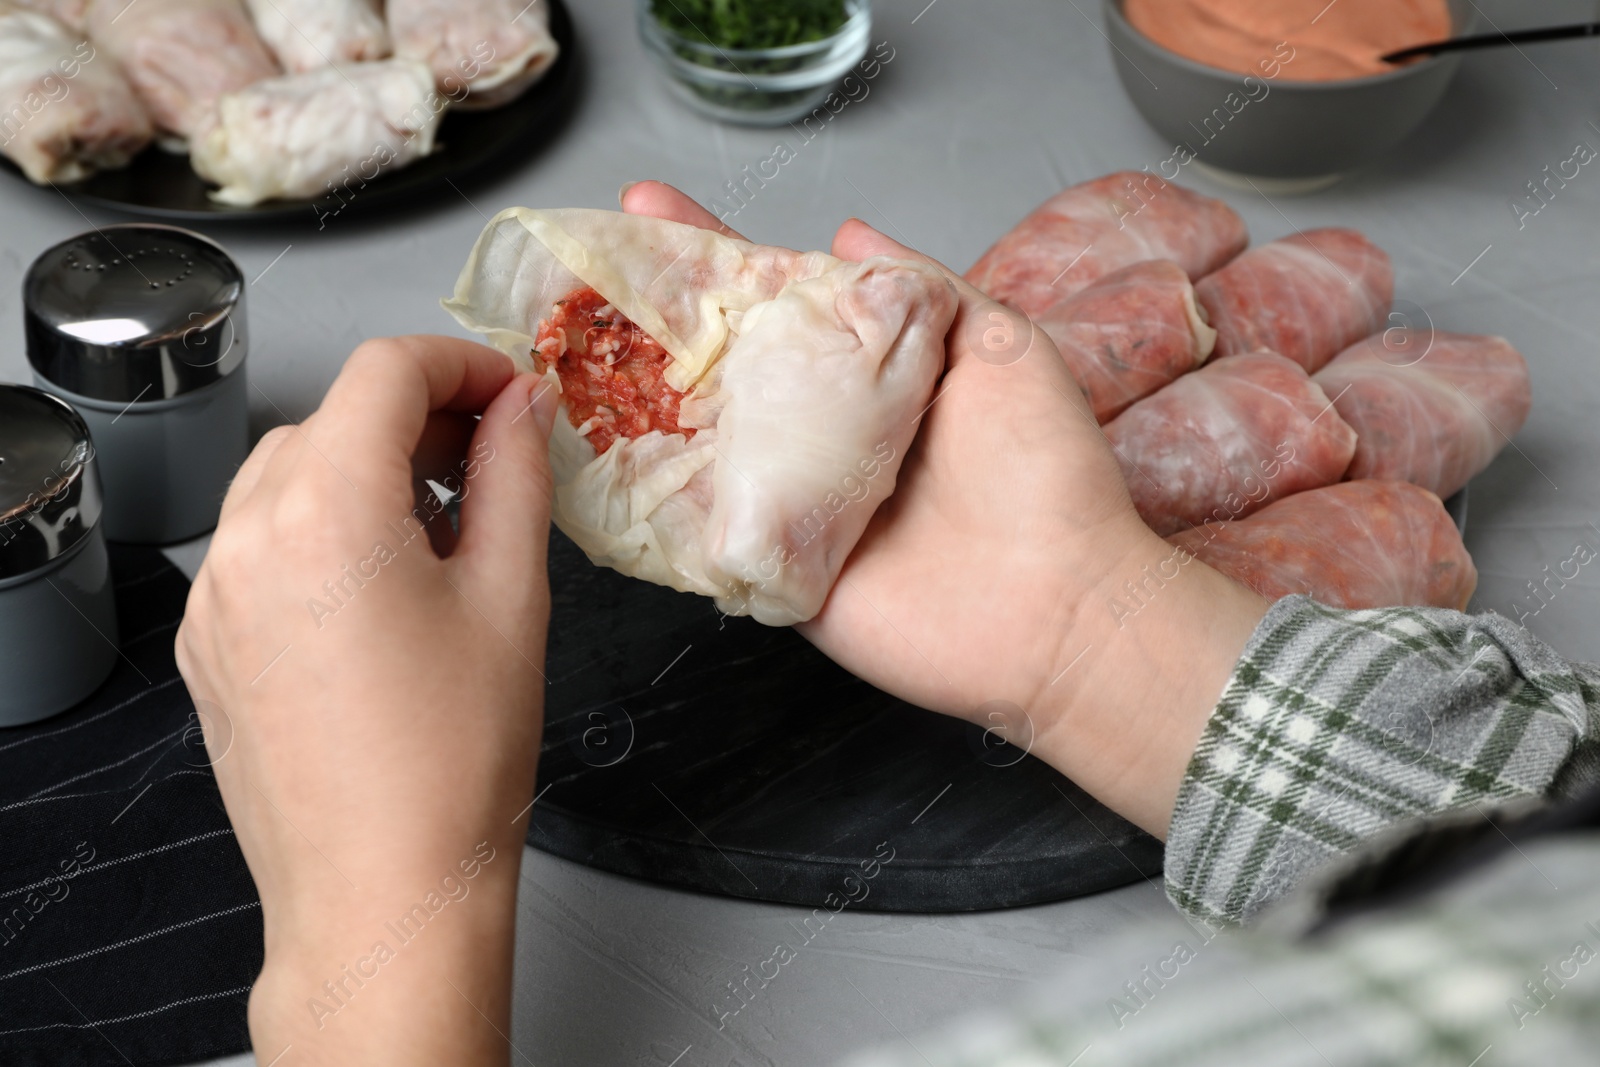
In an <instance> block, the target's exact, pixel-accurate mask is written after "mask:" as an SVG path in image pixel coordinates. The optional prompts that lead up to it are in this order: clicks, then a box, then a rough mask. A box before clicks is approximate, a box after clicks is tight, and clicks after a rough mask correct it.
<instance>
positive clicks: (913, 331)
mask: <svg viewBox="0 0 1600 1067" xmlns="http://www.w3.org/2000/svg"><path fill="white" fill-rule="evenodd" d="M445 306H446V308H447V309H448V310H449V311H450V312H452V313H453V314H454V315H455V316H456V317H457V319H459V320H460V321H461V323H462V324H463V325H465V326H466V327H467V328H469V329H471V330H475V331H477V332H480V333H484V334H487V335H488V339H489V341H490V343H492V344H494V345H495V346H496V347H497V348H499V349H500V350H501V351H503V352H506V353H507V354H508V355H510V356H511V357H512V359H513V360H514V361H515V362H516V363H517V365H518V366H519V367H520V368H522V369H525V370H526V369H534V370H537V371H539V372H540V373H542V374H543V375H544V377H545V380H546V381H547V382H548V383H549V386H550V387H552V388H557V389H559V390H560V391H561V399H562V403H561V414H560V415H559V416H558V417H557V419H556V423H555V427H554V429H553V430H552V432H551V437H550V456H551V464H552V467H553V469H554V473H555V507H554V517H555V522H556V525H557V526H559V527H560V528H561V530H562V532H564V533H565V534H566V535H567V536H568V537H570V538H572V540H573V541H574V542H576V543H577V545H578V546H579V547H580V548H582V549H583V550H584V552H586V553H587V554H588V556H589V558H590V559H591V560H593V561H594V562H595V563H597V564H599V565H602V566H607V567H612V568H614V569H616V570H618V571H621V572H622V573H623V574H628V575H632V576H635V577H638V578H644V579H646V580H648V581H652V582H656V583H658V584H661V585H666V586H671V587H672V588H674V589H679V590H685V591H688V592H694V593H700V594H702V595H705V596H710V597H715V598H716V601H717V606H718V607H719V608H720V609H721V610H723V611H724V612H727V613H728V614H735V615H745V614H749V615H753V616H754V617H755V618H756V619H757V620H758V621H760V622H763V623H767V624H769V625H787V624H789V623H794V622H800V621H803V620H805V619H809V618H811V617H812V616H813V615H815V614H816V613H817V611H819V610H820V609H821V607H822V604H823V601H824V600H825V599H826V598H827V595H828V591H829V589H830V588H831V587H832V585H833V582H834V580H835V579H836V578H837V577H838V574H839V570H840V568H841V567H842V566H843V565H844V561H845V558H846V557H847V556H848V555H849V554H850V550H851V549H852V548H853V547H854V546H855V543H856V541H857V540H858V539H859V538H860V536H861V533H862V531H863V530H864V529H865V528H866V525H867V522H868V520H869V519H871V518H872V514H873V512H874V511H876V510H877V507H878V505H879V504H880V503H882V502H883V501H884V500H885V499H886V498H887V497H888V496H889V494H890V493H891V492H892V491H893V490H894V485H895V478H896V476H897V473H898V471H899V469H900V463H901V460H902V459H903V457H904V456H905V453H906V450H907V448H909V447H910V444H911V440H912V438H913V436H915V434H916V430H917V426H918V423H919V421H920V419H921V415H922V412H923V410H924V408H925V407H926V405H927V404H928V401H929V397H930V396H931V394H932V390H933V385H934V382H935V381H936V380H937V379H938V377H939V374H940V372H941V371H942V369H943V367H944V336H945V333H946V332H947V331H948V329H949V327H950V323H951V320H952V319H953V318H954V316H955V310H956V297H955V293H954V289H953V287H952V286H951V285H950V284H949V283H948V282H947V281H946V280H945V278H944V276H943V275H942V274H940V273H939V272H938V271H937V270H936V269H934V268H932V267H929V266H927V265H925V264H918V263H910V262H902V261H898V260H893V259H886V258H881V257H880V258H874V259H869V260H866V261H865V262H862V263H848V262H844V261H841V260H838V259H834V258H833V257H832V256H828V255H824V254H822V253H820V252H811V253H805V254H801V253H798V252H791V251H788V250H787V249H781V248H771V247H766V246H762V245H753V244H749V243H747V242H744V241H738V240H733V239H730V238H727V237H723V236H721V235H720V234H716V233H712V232H710V231H707V230H700V229H696V228H693V227H689V226H683V225H680V224H677V223H672V222H664V221H662V220H659V219H653V218H643V217H639V216H633V215H622V214H617V213H615V212H606V211H584V210H562V211H530V210H528V209H525V208H513V209H511V210H508V211H504V212H501V213H500V215H498V216H497V217H496V218H495V219H494V220H493V221H492V222H491V223H490V224H489V226H488V228H487V229H486V230H485V231H484V232H483V235H482V236H481V237H480V238H479V240H478V243H477V246H476V247H475V248H474V249H473V252H472V256H471V258H470V259H469V260H468V262H467V265H466V267H465V269H464V270H463V271H462V273H461V277H460V280H459V281H458V282H457V284H456V291H455V295H454V297H452V298H451V299H449V300H447V301H446V302H445Z"/></svg>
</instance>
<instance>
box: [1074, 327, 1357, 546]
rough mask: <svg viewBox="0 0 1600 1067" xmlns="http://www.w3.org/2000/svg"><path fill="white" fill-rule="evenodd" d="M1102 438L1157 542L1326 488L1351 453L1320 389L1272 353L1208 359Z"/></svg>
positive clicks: (1346, 432)
mask: <svg viewBox="0 0 1600 1067" xmlns="http://www.w3.org/2000/svg"><path fill="white" fill-rule="evenodd" d="M1105 434H1106V439H1107V440H1108V441H1110V442H1111V444H1112V446H1113V447H1114V448H1115V449H1116V452H1117V458H1118V459H1119V460H1120V461H1121V463H1122V474H1123V479H1124V480H1125V481H1126V482H1127V483H1128V492H1129V493H1130V494H1131V495H1132V497H1133V504H1134V507H1135V508H1137V509H1138V511H1139V514H1140V515H1141V516H1143V518H1144V521H1145V522H1146V523H1148V524H1149V526H1150V528H1151V529H1152V530H1154V531H1155V532H1156V533H1158V534H1161V535H1162V536H1165V535H1167V534H1170V533H1175V532H1176V531H1178V530H1181V529H1183V528H1185V527H1188V526H1198V525H1200V524H1201V523H1202V522H1205V521H1207V520H1218V519H1237V518H1243V517H1244V516H1246V515H1249V514H1250V513H1251V512H1254V511H1259V510H1260V509H1262V508H1264V507H1266V506H1267V505H1268V504H1270V503H1272V502H1273V501H1274V500H1278V499H1280V498H1282V497H1286V496H1289V495H1290V494H1292V493H1299V492H1303V491H1304V490H1307V489H1315V488H1317V487H1319V486H1324V485H1331V484H1332V483H1334V482H1337V481H1339V479H1340V478H1342V477H1343V476H1344V472H1345V469H1346V468H1348V467H1349V466H1350V458H1351V457H1352V456H1353V455H1355V450H1356V435H1355V431H1354V430H1352V429H1350V427H1349V426H1346V425H1345V423H1344V420H1343V419H1341V418H1340V417H1339V413H1338V412H1337V411H1335V410H1334V408H1333V405H1332V404H1331V403H1329V402H1328V397H1327V396H1326V395H1325V394H1324V393H1323V391H1322V389H1321V388H1320V387H1319V386H1318V385H1317V383H1316V382H1314V381H1312V380H1311V378H1310V377H1308V376H1307V375H1306V372H1305V371H1303V370H1301V369H1300V365H1299V364H1297V363H1295V362H1294V361H1293V360H1289V359H1285V358H1284V357H1282V356H1280V355H1278V354H1277V353H1275V352H1249V353H1246V354H1244V355H1242V356H1228V357H1227V358H1225V359H1218V360H1213V361H1212V362H1210V363H1208V364H1206V365H1205V366H1204V367H1202V368H1200V369H1199V370H1197V371H1195V372H1194V373H1193V374H1185V375H1184V376H1183V377H1182V378H1179V379H1178V380H1177V381H1175V382H1173V383H1172V384H1171V385H1169V386H1167V387H1166V388H1165V389H1163V390H1161V391H1160V392H1159V393H1156V394H1155V395H1154V396H1148V397H1145V398H1144V399H1143V400H1141V401H1139V402H1138V403H1137V404H1135V405H1133V406H1132V407H1130V408H1129V409H1128V410H1127V411H1124V412H1123V413H1122V414H1121V415H1118V416H1117V417H1116V418H1115V419H1112V420H1111V421H1110V422H1109V423H1107V424H1106V427H1105Z"/></svg>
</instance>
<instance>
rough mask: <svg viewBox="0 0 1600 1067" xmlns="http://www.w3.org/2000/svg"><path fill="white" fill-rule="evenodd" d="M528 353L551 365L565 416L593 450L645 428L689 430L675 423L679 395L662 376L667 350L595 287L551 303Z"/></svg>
mask: <svg viewBox="0 0 1600 1067" xmlns="http://www.w3.org/2000/svg"><path fill="white" fill-rule="evenodd" d="M534 352H535V354H536V355H537V356H538V357H539V358H540V359H542V360H543V361H544V363H545V364H546V365H547V366H553V367H555V370H556V375H557V376H558V377H559V378H560V379H561V392H562V399H563V401H565V403H566V406H567V418H568V419H569V420H571V422H572V425H573V428H575V429H576V430H577V431H578V432H579V433H583V434H586V435H587V436H588V440H589V443H590V444H591V445H593V446H594V450H595V452H596V454H599V453H603V452H605V450H606V449H608V448H610V447H611V445H612V444H613V443H614V442H615V441H616V439H617V438H619V437H629V438H632V437H640V436H642V435H644V434H647V433H649V432H650V431H651V430H660V431H661V432H662V433H667V434H672V433H681V434H683V435H684V436H685V437H693V436H694V430H692V429H684V428H682V427H680V426H679V425H678V405H679V404H680V403H681V402H682V401H683V394H682V393H680V392H678V390H676V389H674V388H673V387H672V386H670V385H668V384H667V381H666V371H667V366H668V364H669V363H670V362H671V361H672V356H671V355H670V354H669V353H668V352H667V350H666V349H664V348H662V347H661V345H660V344H659V343H657V341H656V340H655V338H653V337H651V336H650V335H649V334H647V333H645V332H644V331H643V330H641V329H640V328H639V327H637V326H635V325H634V324H633V323H632V322H630V321H629V320H628V318H627V317H626V316H624V315H623V314H622V312H620V311H618V310H617V309H616V308H614V307H612V306H611V305H610V304H609V303H607V302H606V299H605V298H604V297H603V296H601V295H600V294H599V293H597V292H595V291H594V290H593V289H575V290H573V291H572V292H570V293H568V294H567V295H566V296H565V297H563V298H562V299H560V300H557V301H556V303H555V306H554V307H553V308H551V309H550V317H549V318H547V319H545V320H543V321H541V322H540V323H539V332H538V336H537V337H536V338H535V341H534Z"/></svg>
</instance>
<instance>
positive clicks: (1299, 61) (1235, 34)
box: [1123, 0, 1451, 81]
mask: <svg viewBox="0 0 1600 1067" xmlns="http://www.w3.org/2000/svg"><path fill="white" fill-rule="evenodd" d="M1123 10H1124V12H1125V13H1126V14H1127V16H1128V21H1129V22H1131V23H1133V25H1134V27H1135V28H1137V29H1138V30H1139V32H1140V33H1142V34H1144V35H1145V36H1146V37H1148V38H1150V39H1151V40H1152V41H1154V42H1156V43H1157V44H1159V45H1161V46H1162V47H1163V48H1167V49H1170V50H1171V51H1174V52H1176V53H1178V54H1179V55H1180V56H1186V57H1188V58H1189V59H1192V60H1195V61H1196V62H1198V63H1204V64H1206V65H1207V66H1211V67H1220V68H1221V69H1223V70H1229V71H1233V72H1235V73H1238V74H1253V75H1255V76H1256V77H1261V76H1262V75H1263V74H1265V75H1266V77H1268V78H1275V77H1278V76H1279V74H1280V73H1281V74H1282V76H1283V78H1284V79H1285V80H1287V81H1335V80H1339V79H1342V78H1361V77H1365V76H1367V75H1371V74H1384V73H1387V72H1388V71H1391V70H1398V69H1399V68H1398V67H1395V66H1392V65H1390V64H1388V63H1385V62H1384V61H1383V60H1382V58H1380V57H1382V56H1384V55H1386V54H1388V53H1389V52H1398V51H1399V50H1400V49H1402V48H1407V47H1410V46H1411V45H1418V44H1427V43H1428V42H1429V41H1438V40H1443V39H1444V38H1446V37H1449V36H1450V27H1451V21H1450V7H1449V5H1448V4H1447V3H1445V0H1335V2H1334V3H1329V2H1328V0H1270V2H1267V3H1263V2H1262V0H1126V2H1125V4H1124V5H1123ZM1280 48H1285V49H1286V50H1284V51H1280Z"/></svg>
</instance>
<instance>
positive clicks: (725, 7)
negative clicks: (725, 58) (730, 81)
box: [650, 0, 848, 49]
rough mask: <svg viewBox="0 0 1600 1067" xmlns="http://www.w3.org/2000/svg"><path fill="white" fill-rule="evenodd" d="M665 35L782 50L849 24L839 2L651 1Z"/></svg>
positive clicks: (769, 0) (813, 0)
mask: <svg viewBox="0 0 1600 1067" xmlns="http://www.w3.org/2000/svg"><path fill="white" fill-rule="evenodd" d="M650 10H651V13H652V14H654V15H655V17H656V19H657V21H659V22H660V23H661V24H662V25H663V26H665V27H667V29H669V30H671V31H673V32H674V33H677V34H679V35H681V36H683V37H687V38H689V39H690V40H695V41H703V42H704V43H706V44H711V45H715V46H716V47H718V48H735V49H749V48H783V47H785V46H787V45H792V44H804V43H805V42H807V41H820V40H822V39H823V38H825V37H831V36H832V35H833V34H835V33H837V32H838V30H839V27H841V26H843V25H844V24H845V21H846V19H847V18H848V16H847V14H846V12H845V7H844V0H651V6H650Z"/></svg>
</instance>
